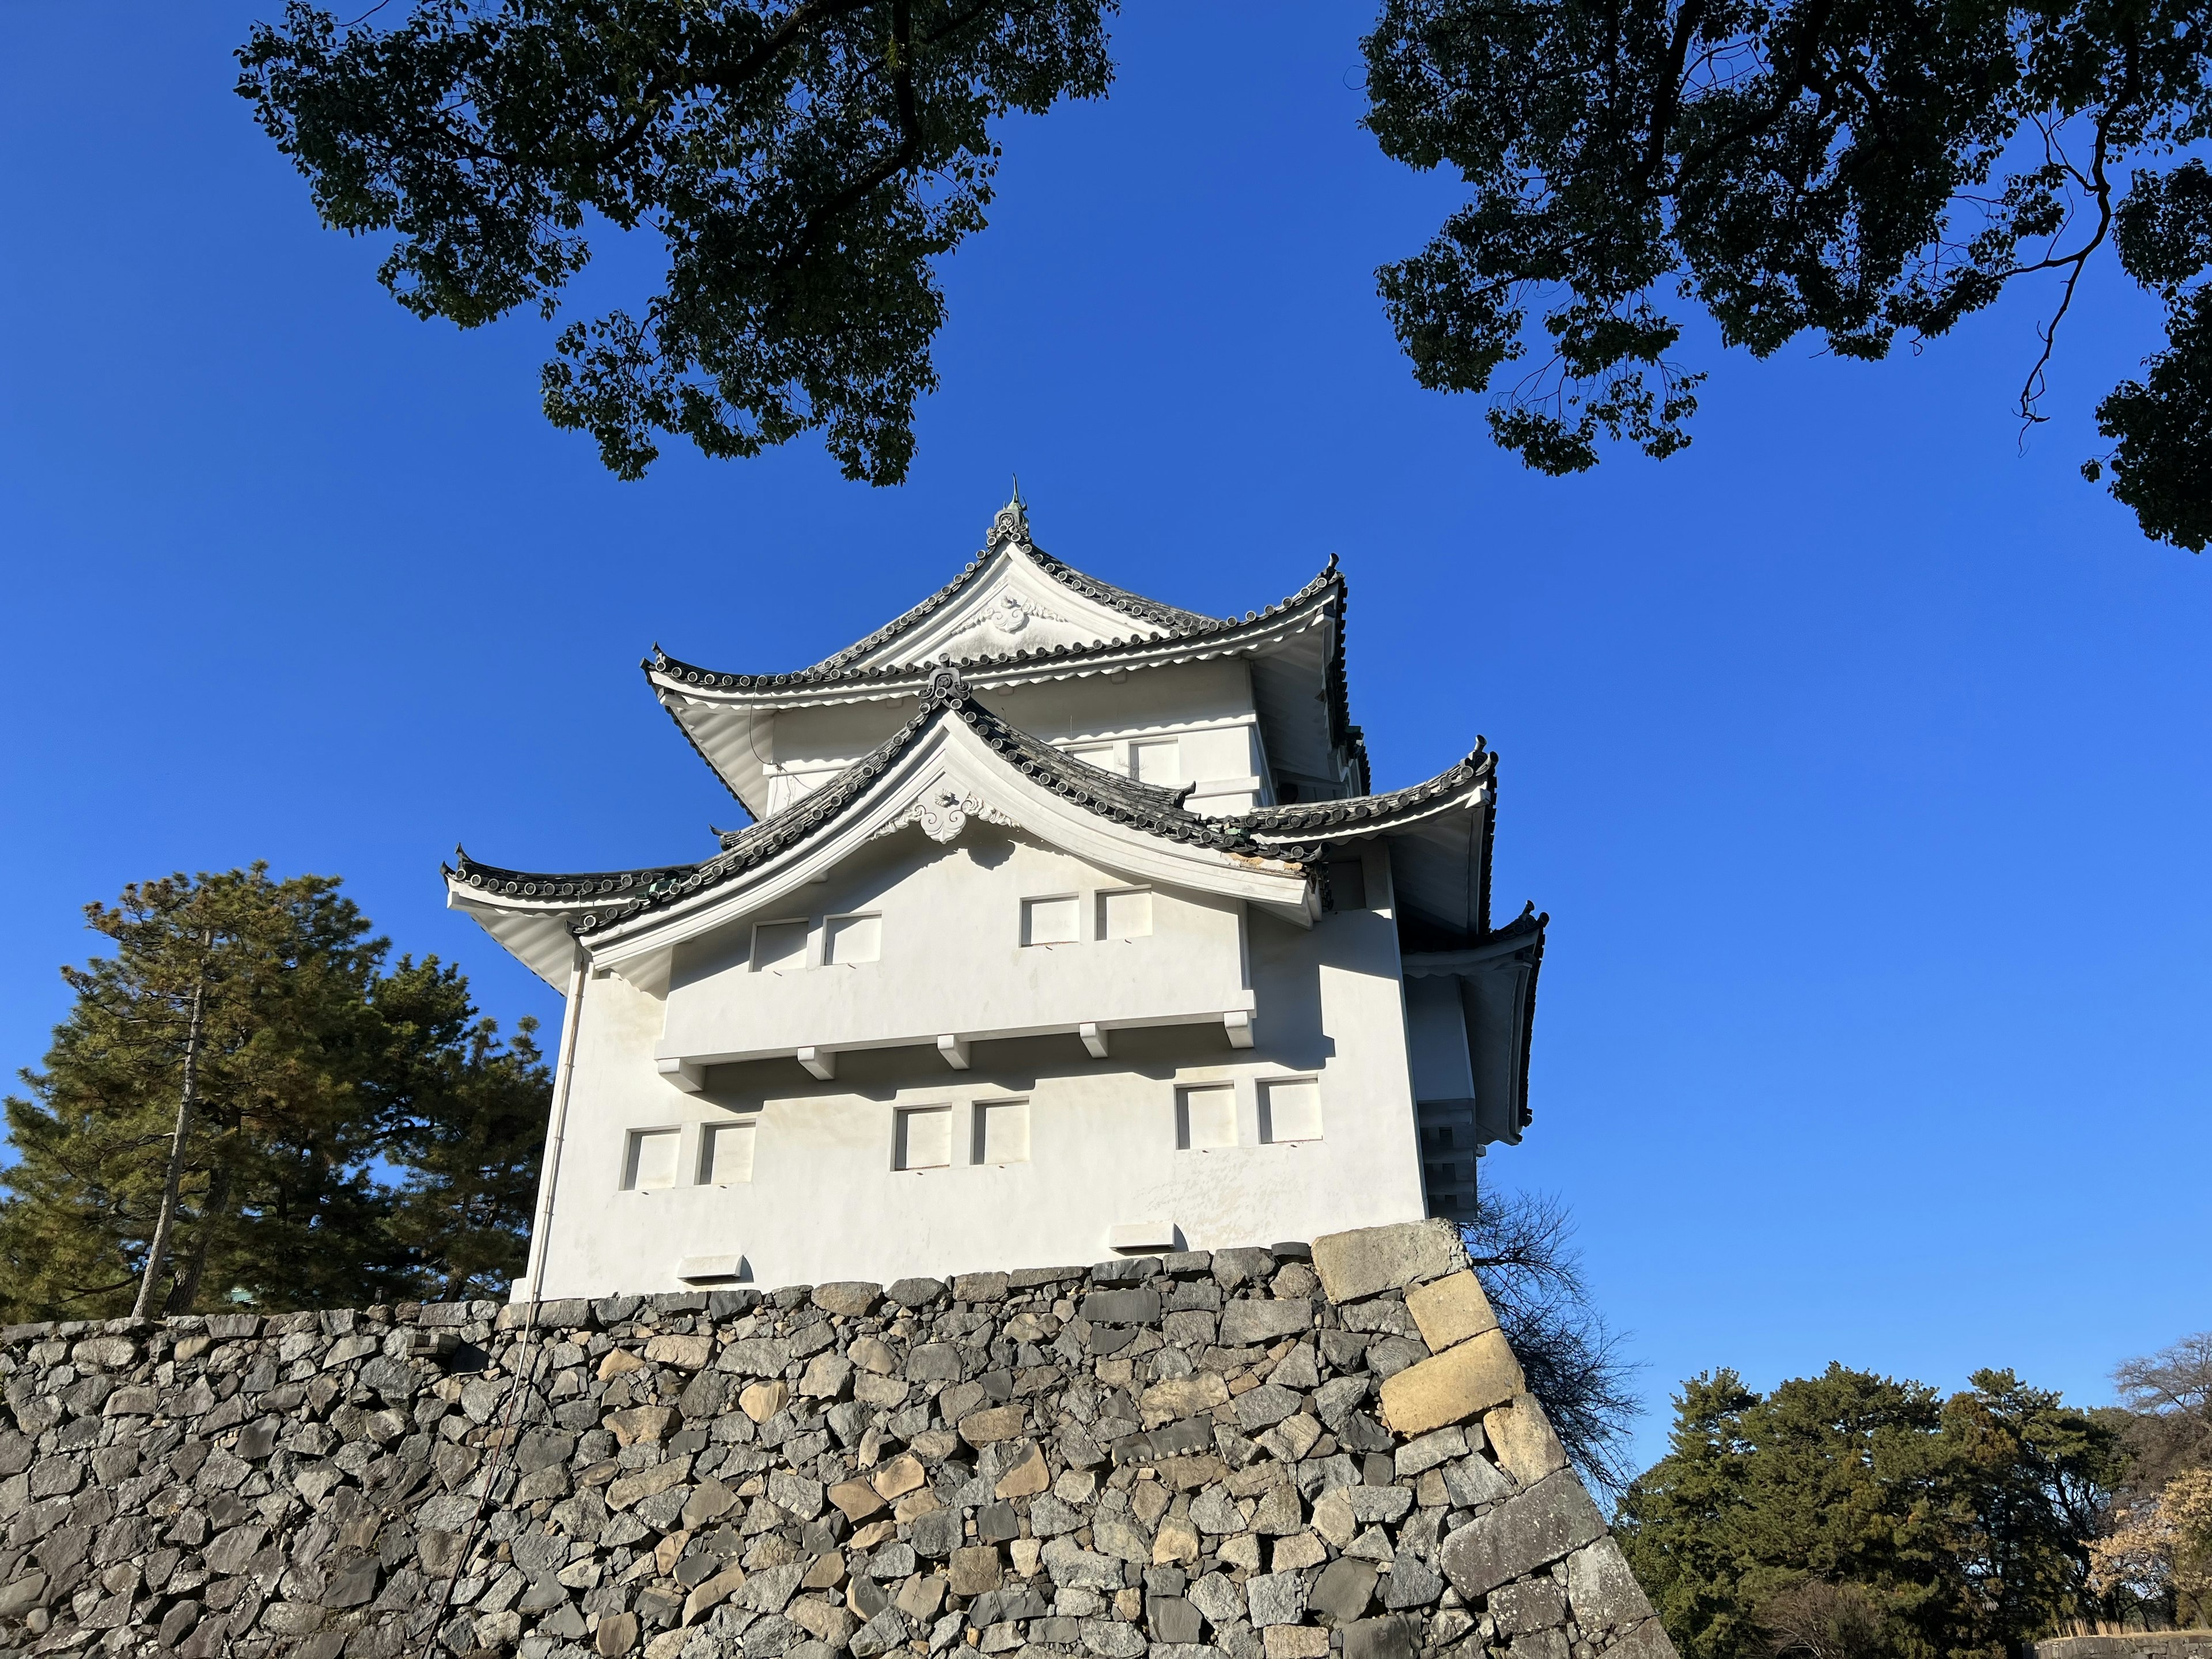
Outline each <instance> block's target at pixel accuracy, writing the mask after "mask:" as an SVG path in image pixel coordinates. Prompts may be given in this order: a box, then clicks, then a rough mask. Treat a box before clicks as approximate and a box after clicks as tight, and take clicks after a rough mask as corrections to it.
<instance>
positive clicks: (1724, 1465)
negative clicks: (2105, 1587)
mask: <svg viewBox="0 0 2212 1659" xmlns="http://www.w3.org/2000/svg"><path fill="white" fill-rule="evenodd" d="M1675 1407H1676V1415H1675V1424H1674V1431H1673V1436H1672V1441H1671V1449H1670V1450H1669V1451H1668V1455H1667V1456H1666V1457H1664V1458H1663V1459H1662V1460H1661V1461H1660V1462H1658V1463H1657V1464H1656V1465H1654V1466H1653V1467H1652V1468H1650V1470H1648V1471H1646V1472H1645V1474H1644V1475H1643V1476H1642V1477H1640V1478H1639V1479H1638V1480H1637V1481H1636V1482H1635V1483H1634V1484H1633V1485H1632V1486H1631V1487H1630V1488H1629V1492H1628V1495H1627V1497H1626V1499H1625V1500H1624V1501H1623V1504H1622V1506H1621V1511H1620V1522H1619V1527H1618V1530H1619V1532H1620V1540H1621V1547H1622V1548H1623V1549H1624V1550H1625V1551H1626V1553H1627V1555H1628V1559H1629V1562H1630V1565H1632V1567H1633V1568H1634V1569H1635V1571H1636V1574H1637V1577H1638V1579H1639V1580H1641V1582H1642V1583H1643V1584H1644V1589H1645V1590H1646V1591H1647V1592H1648V1593H1649V1594H1650V1596H1651V1599H1652V1602H1653V1605H1654V1607H1656V1610H1657V1612H1658V1613H1659V1614H1660V1616H1661V1618H1662V1620H1663V1621H1664V1623H1665V1625H1666V1627H1667V1630H1668V1634H1669V1635H1671V1636H1672V1637H1673V1638H1674V1644H1675V1645H1676V1647H1677V1648H1679V1649H1680V1650H1681V1652H1682V1654H1683V1655H1684V1659H1754V1656H1757V1659H1765V1656H1769V1655H1771V1654H1775V1653H1778V1652H1783V1651H1786V1650H1792V1649H1803V1650H1808V1651H1810V1652H1813V1653H1814V1654H1816V1655H1818V1656H1820V1659H1850V1656H1861V1659H1866V1656H1876V1655H1880V1656H1888V1659H1964V1656H1969V1655H1973V1656H1987V1659H1999V1656H2001V1655H2002V1654H2003V1653H2004V1652H2006V1651H2008V1650H2009V1649H2010V1648H2012V1647H2013V1646H2014V1645H2015V1644H2018V1643H2019V1642H2021V1641H2022V1640H2024V1639H2026V1638H2028V1637H2030V1636H2033V1635H2034V1634H2036V1633H2037V1632H2039V1631H2041V1630H2043V1629H2045V1628H2046V1627H2048V1626H2050V1625H2051V1623H2052V1622H2053V1621H2054V1620H2057V1619H2059V1618H2062V1617H2065V1616H2069V1615H2071V1614H2073V1613H2077V1612H2079V1611H2080V1610H2081V1607H2082V1606H2083V1605H2084V1598H2085V1596H2086V1590H2085V1588H2084V1586H2085V1585H2086V1582H2087V1568H2088V1564H2087V1553H2086V1549H2085V1547H2084V1546H2083V1545H2082V1543H2081V1540H2082V1539H2084V1538H2086V1537H2087V1535H2088V1533H2089V1531H2090V1529H2091V1523H2092V1522H2093V1519H2094V1517H2095V1515H2096V1513H2097V1510H2098V1508H2099V1506H2100V1504H2101V1501H2102V1498H2103V1495H2104V1492H2105V1490H2106V1483H2108V1482H2109V1481H2110V1480H2111V1479H2112V1474H2113V1472H2114V1470H2115V1468H2116V1466H2117V1453H2116V1449H2115V1444H2114V1439H2113V1436H2112V1432H2111V1431H2110V1430H2109V1429H2107V1428H2106V1427H2104V1426H2103V1425H2100V1424H2099V1423H2098V1422H2096V1421H2094V1420H2093V1419H2091V1418H2090V1417H2089V1416H2087V1415H2086V1414H2085V1413H2080V1412H2075V1411H2072V1410H2069V1409H2068V1408H2067V1407H2064V1406H2063V1404H2061V1402H2060V1401H2059V1398H2058V1396H2057V1395H2055V1394H2049V1393H2045V1392H2044V1391H2041V1390H2039V1389H2029V1388H2027V1387H2025V1386H2024V1385H2022V1384H2021V1383H2020V1382H2019V1381H2018V1379H2017V1378H2015V1377H2014V1376H2012V1374H2011V1373H2009V1372H2006V1371H1981V1372H1977V1373H1976V1374H1975V1376H1974V1377H1973V1378H1972V1388H1971V1389H1968V1390H1967V1391H1966V1392H1965V1393H1962V1394H1960V1395H1954V1396H1953V1397H1952V1398H1951V1399H1950V1400H1948V1401H1938V1400H1937V1398H1936V1394H1935V1391H1934V1390H1932V1389H1927V1388H1924V1387H1923V1386H1922V1385H1921V1384H1919V1383H1900V1382H1897V1381H1895V1380H1893V1379H1891V1378H1888V1377H1883V1376H1875V1375H1873V1374H1871V1373H1869V1372H1865V1371H1855V1370H1847V1369H1845V1368H1844V1367H1843V1366H1841V1365H1834V1364H1832V1365H1830V1366H1829V1367H1828V1369H1827V1370H1826V1371H1825V1372H1824V1373H1822V1374H1821V1375H1820V1376H1814V1377H1798V1378H1794V1379H1792V1380H1791V1381H1790V1382H1786V1383H1783V1384H1782V1385H1781V1386H1780V1387H1779V1388H1778V1389H1775V1390H1774V1392H1773V1393H1772V1394H1771V1395H1765V1396H1761V1395H1758V1394H1755V1393H1753V1392H1752V1391H1751V1390H1749V1389H1746V1388H1745V1387H1744V1386H1743V1384H1742V1383H1741V1379H1739V1378H1738V1377H1737V1376H1735V1373H1733V1372H1731V1371H1726V1370H1723V1371H1716V1372H1714V1373H1712V1374H1711V1375H1709V1376H1699V1377H1693V1378H1692V1379H1691V1380H1690V1381H1689V1382H1688V1383H1686V1384H1684V1386H1683V1389H1682V1392H1681V1393H1680V1395H1677V1396H1676V1399H1675Z"/></svg>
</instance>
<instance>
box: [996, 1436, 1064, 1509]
mask: <svg viewBox="0 0 2212 1659" xmlns="http://www.w3.org/2000/svg"><path fill="white" fill-rule="evenodd" d="M1050 1485H1052V1470H1051V1468H1049V1467H1048V1465H1047V1464H1046V1462H1045V1461H1044V1451H1043V1449H1042V1448H1041V1447H1039V1446H1038V1445H1036V1443H1034V1442H1031V1443H1030V1449H1029V1455H1027V1456H1025V1457H1024V1458H1022V1459H1021V1460H1020V1461H1019V1462H1017V1463H1015V1465H1014V1466H1013V1467H1012V1468H1010V1469H1008V1470H1007V1471H1006V1473H1005V1474H1002V1475H1000V1477H999V1479H998V1480H997V1481H996V1482H995V1483H994V1485H993V1486H992V1487H991V1494H992V1496H993V1497H994V1498H1034V1497H1036V1495H1037V1494H1038V1493H1039V1492H1042V1491H1044V1489H1045V1488H1046V1487H1048V1486H1050Z"/></svg>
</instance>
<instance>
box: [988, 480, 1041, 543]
mask: <svg viewBox="0 0 2212 1659" xmlns="http://www.w3.org/2000/svg"><path fill="white" fill-rule="evenodd" d="M1009 542H1018V543H1019V544H1021V545H1022V546H1024V547H1027V546H1029V545H1030V509H1029V504H1028V503H1027V502H1025V501H1023V500H1022V481H1021V480H1020V479H1019V478H1018V477H1017V478H1016V479H1015V480H1014V495H1013V499H1012V501H1008V502H1007V503H1006V505H1005V506H1004V507H1000V509H999V512H998V515H997V516H996V517H995V518H994V519H993V520H991V534H990V536H989V538H987V541H986V543H985V544H984V550H985V551H986V552H988V553H995V552H997V551H998V550H1000V548H1001V547H1004V546H1005V545H1006V544H1007V543H1009Z"/></svg>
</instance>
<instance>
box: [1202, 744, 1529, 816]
mask: <svg viewBox="0 0 2212 1659" xmlns="http://www.w3.org/2000/svg"><path fill="white" fill-rule="evenodd" d="M1497 768H1498V757H1497V756H1496V755H1494V754H1492V752H1490V750H1487V749H1486V748H1485V747H1484V746H1483V742H1482V739H1481V738H1476V739H1475V746H1474V753H1472V754H1470V755H1469V756H1468V757H1467V758H1466V759H1465V760H1463V761H1461V762H1459V763H1457V764H1456V765H1455V766H1451V767H1449V768H1447V769H1445V770H1443V771H1442V772H1439V773H1437V775H1436V776H1434V777H1432V778H1430V779H1427V780H1425V781H1423V782H1420V783H1416V784H1411V785H1408V786H1407V787H1405V788H1403V789H1393V790H1391V791H1389V793H1385V794H1380V795H1354V796H1352V797H1351V798H1349V799H1345V800H1316V801H1299V802H1294V803H1291V804H1290V805H1283V806H1261V807H1255V809H1253V810H1252V811H1249V812H1246V813H1244V814H1243V815H1242V816H1240V817H1237V819H1236V820H1235V822H1236V823H1237V825H1238V827H1239V828H1241V829H1243V831H1244V832H1245V833H1246V834H1248V835H1251V836H1262V837H1266V838H1268V839H1270V840H1272V839H1273V837H1275V836H1290V837H1297V836H1337V835H1348V834H1354V833H1358V832H1359V831H1363V830H1370V829H1387V828H1389V825H1390V824H1391V823H1392V822H1394V821H1395V820H1399V819H1402V818H1406V817H1412V816H1414V815H1416V814H1418V813H1420V812H1422V811H1425V810H1426V809H1428V808H1429V807H1431V806H1434V805H1437V804H1438V803H1439V802H1442V801H1446V800H1449V799H1451V798H1453V797H1455V796H1458V795H1463V794H1465V793H1468V791H1469V790H1471V789H1473V788H1475V787H1480V786H1481V785H1483V784H1486V783H1488V782H1489V781H1491V780H1492V775H1493V774H1494V773H1495V772H1496V770H1497Z"/></svg>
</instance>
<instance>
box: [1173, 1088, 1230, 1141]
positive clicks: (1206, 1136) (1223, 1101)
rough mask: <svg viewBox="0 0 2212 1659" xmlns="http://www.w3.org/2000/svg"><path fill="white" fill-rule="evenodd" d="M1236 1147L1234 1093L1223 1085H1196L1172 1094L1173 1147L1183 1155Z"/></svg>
mask: <svg viewBox="0 0 2212 1659" xmlns="http://www.w3.org/2000/svg"><path fill="white" fill-rule="evenodd" d="M1236 1144H1237V1091H1236V1088H1235V1087H1234V1086H1233V1085H1230V1084H1226V1083H1200V1084H1194V1085H1191V1086H1189V1087H1188V1088H1183V1089H1178V1090H1176V1147H1177V1148H1178V1149H1179V1150H1181V1151H1183V1152H1211V1151H1212V1150H1214V1149H1215V1148H1217V1147H1221V1146H1235V1145H1236Z"/></svg>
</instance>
